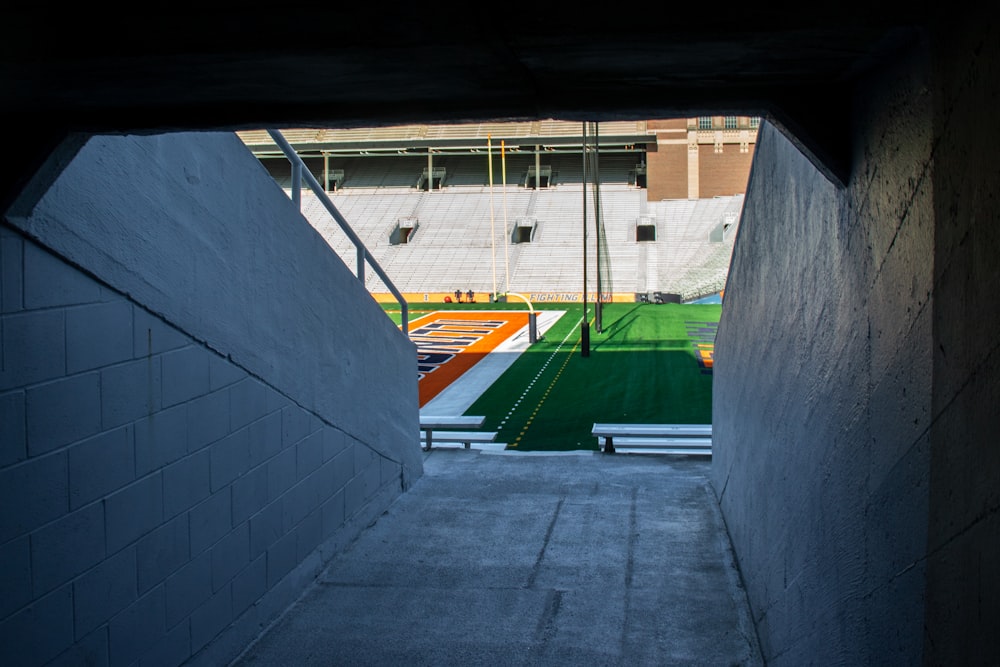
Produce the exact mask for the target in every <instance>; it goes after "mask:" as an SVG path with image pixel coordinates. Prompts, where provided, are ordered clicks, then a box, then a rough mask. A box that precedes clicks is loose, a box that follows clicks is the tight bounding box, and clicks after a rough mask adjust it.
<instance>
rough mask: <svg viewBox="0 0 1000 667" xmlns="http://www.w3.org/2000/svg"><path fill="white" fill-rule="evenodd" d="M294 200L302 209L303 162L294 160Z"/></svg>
mask: <svg viewBox="0 0 1000 667" xmlns="http://www.w3.org/2000/svg"><path fill="white" fill-rule="evenodd" d="M292 201H293V202H295V205H296V206H298V207H299V210H300V211H301V210H302V162H300V161H299V160H292Z"/></svg>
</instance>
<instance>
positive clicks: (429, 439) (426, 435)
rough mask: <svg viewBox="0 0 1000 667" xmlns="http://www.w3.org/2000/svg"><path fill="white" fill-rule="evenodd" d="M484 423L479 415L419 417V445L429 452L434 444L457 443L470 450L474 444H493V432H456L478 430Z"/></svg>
mask: <svg viewBox="0 0 1000 667" xmlns="http://www.w3.org/2000/svg"><path fill="white" fill-rule="evenodd" d="M485 421H486V417H483V416H479V415H459V416H441V415H420V443H421V444H422V445H423V447H424V451H428V452H429V451H430V450H431V448H432V447H433V446H434V443H445V442H450V443H459V444H462V445H464V446H465V448H466V449H470V448H471V447H472V443H474V442H476V443H489V442H494V441H495V440H496V439H497V434H496V432H495V431H469V430H456V429H470V428H479V427H480V426H482V425H483V422H485Z"/></svg>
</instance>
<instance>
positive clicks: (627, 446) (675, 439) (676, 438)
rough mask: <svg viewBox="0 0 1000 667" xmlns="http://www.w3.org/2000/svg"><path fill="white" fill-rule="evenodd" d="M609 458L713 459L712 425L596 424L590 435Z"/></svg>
mask: <svg viewBox="0 0 1000 667" xmlns="http://www.w3.org/2000/svg"><path fill="white" fill-rule="evenodd" d="M590 433H591V435H593V436H595V437H596V438H597V444H598V446H601V445H602V444H603V446H604V452H605V453H606V454H611V453H614V452H615V451H647V452H655V453H658V454H686V455H701V456H711V455H712V425H711V424H594V427H593V428H592V429H591V431H590Z"/></svg>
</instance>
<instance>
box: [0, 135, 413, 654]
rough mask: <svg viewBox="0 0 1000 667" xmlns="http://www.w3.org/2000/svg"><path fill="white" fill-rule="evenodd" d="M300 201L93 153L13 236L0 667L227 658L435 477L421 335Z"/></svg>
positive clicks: (2, 392) (237, 178)
mask: <svg viewBox="0 0 1000 667" xmlns="http://www.w3.org/2000/svg"><path fill="white" fill-rule="evenodd" d="M81 162H82V163H83V164H82V165H81ZM290 206H291V203H290V202H289V201H288V198H287V197H286V196H285V195H284V194H283V193H282V192H281V191H280V190H279V189H277V188H276V187H275V186H274V183H273V181H272V180H271V179H270V177H269V176H268V175H267V174H266V172H264V170H263V169H262V168H261V167H260V165H259V163H258V162H257V161H256V160H255V159H254V158H253V157H252V156H251V155H250V154H249V152H247V151H246V149H245V147H243V146H242V145H241V144H240V142H239V141H238V139H236V138H235V136H231V135H226V134H221V135H219V134H209V135H204V134H202V135H177V136H164V137H145V138H97V139H96V140H94V141H93V142H92V143H88V145H87V146H86V147H84V149H83V150H81V152H80V154H79V155H78V156H77V161H75V162H74V163H73V164H71V165H70V166H69V167H68V168H67V169H66V170H65V171H64V172H63V173H62V174H61V175H60V176H59V177H58V178H56V179H55V180H54V186H53V187H52V188H51V190H50V191H49V192H48V194H46V195H45V196H44V197H43V198H42V199H41V201H40V202H34V203H33V205H32V206H30V207H29V209H30V210H28V211H22V212H24V217H17V216H13V217H11V219H10V220H11V221H13V222H9V224H4V226H2V227H0V664H4V665H7V664H11V665H17V664H31V665H34V664H43V663H46V662H48V661H49V660H56V662H57V663H66V664H84V663H86V664H110V665H130V664H140V665H146V664H150V665H152V664H156V665H178V664H181V663H183V662H185V661H188V662H189V663H190V664H205V665H216V664H225V663H227V662H228V661H229V660H230V659H231V658H232V657H234V656H235V655H236V654H237V653H238V652H239V651H240V650H242V649H243V647H245V645H246V644H247V643H248V642H250V641H251V640H252V639H253V638H254V637H255V636H256V635H257V634H258V633H259V632H260V631H261V630H262V629H263V628H264V627H265V626H266V625H267V624H268V623H269V622H270V621H271V620H273V619H274V618H275V617H276V616H277V615H278V614H279V613H280V612H281V611H283V610H284V609H285V608H286V607H287V606H288V605H289V604H291V603H292V602H293V601H294V600H295V598H296V597H297V596H298V595H299V594H300V593H301V592H302V591H303V590H304V589H305V587H306V586H307V585H308V584H309V583H310V582H311V581H312V580H313V579H314V578H315V576H316V575H317V574H318V573H319V571H320V570H321V568H322V567H323V565H324V564H325V563H326V562H327V561H328V560H329V559H330V558H331V557H332V556H333V555H334V554H335V553H337V551H339V550H341V549H342V548H343V547H344V546H345V545H346V544H347V543H348V542H349V541H350V540H352V539H353V538H354V537H355V536H356V535H357V534H358V533H359V532H360V530H362V529H363V527H364V526H366V525H368V524H369V523H370V522H371V521H372V520H374V518H375V517H377V516H378V515H379V514H380V513H381V512H382V511H384V509H385V507H386V506H387V505H388V504H389V503H390V502H391V500H392V499H393V498H395V497H396V496H398V495H399V494H400V493H402V492H404V490H405V489H406V488H407V487H408V486H409V484H411V483H412V481H413V480H414V479H416V478H417V477H418V476H419V475H420V474H421V472H422V465H421V463H420V462H421V458H420V451H419V444H418V442H417V438H416V437H415V435H414V434H415V433H416V430H415V429H416V420H417V412H418V411H417V400H416V358H415V354H412V353H413V348H412V344H410V343H409V341H406V340H405V338H403V337H402V336H401V335H400V333H399V331H398V329H396V328H395V327H394V326H393V325H392V323H391V322H390V321H388V318H386V317H385V315H384V313H383V312H382V311H381V309H380V308H379V307H378V305H377V304H375V303H374V301H373V300H372V299H371V298H370V296H368V294H367V292H365V291H364V290H363V288H361V287H360V286H359V285H357V281H356V280H355V279H354V278H353V276H352V275H351V272H350V270H348V269H347V268H346V267H345V266H344V265H343V263H342V262H340V260H339V259H337V258H336V257H335V256H332V253H331V252H330V250H329V247H328V246H327V245H326V244H325V242H323V241H322V239H321V238H319V237H318V235H317V234H316V233H315V231H314V230H313V229H312V227H311V226H310V225H309V224H308V223H307V222H306V221H305V220H304V219H303V218H301V216H298V215H297V213H295V211H294V209H293V208H292V209H290V208H289V207H290ZM42 239H45V242H44V243H43V240H42ZM53 246H55V247H57V248H59V250H58V251H57V250H54V249H53ZM331 257H332V259H331ZM293 260H294V261H293ZM112 283H113V284H112ZM317 284H322V285H324V286H325V287H324V289H323V290H316V289H315V285H317ZM168 314H169V316H168ZM380 359H381V361H380ZM352 366H353V368H352ZM382 422H388V423H382ZM411 427H412V428H411Z"/></svg>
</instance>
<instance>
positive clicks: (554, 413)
mask: <svg viewBox="0 0 1000 667" xmlns="http://www.w3.org/2000/svg"><path fill="white" fill-rule="evenodd" d="M422 305H423V304H421V306H422ZM494 308H495V309H498V310H500V309H503V310H508V309H513V310H521V309H525V308H526V306H525V305H524V304H516V303H497V304H489V303H486V304H435V305H434V308H433V309H434V310H445V309H448V310H469V309H473V310H483V309H494ZM535 309H536V310H543V309H544V310H564V311H566V312H565V314H564V315H563V316H562V317H561V318H560V319H559V320H558V321H557V322H556V323H555V324H554V325H553V326H552V327H551V328H550V329H549V330H548V331H547V332H545V335H544V336H542V337H541V338H540V339H539V340H538V342H536V343H535V344H534V345H532V346H531V347H530V348H529V349H528V350H527V351H525V352H524V353H522V354H521V356H520V357H519V358H518V359H517V361H515V362H514V364H513V365H512V366H511V367H510V368H509V369H508V370H507V371H506V372H505V373H504V374H503V375H502V376H501V377H500V378H499V379H498V380H497V381H496V382H494V383H493V385H492V386H490V387H489V389H487V390H486V391H485V392H484V393H483V394H482V395H481V396H480V397H479V398H478V399H477V400H476V401H475V402H474V403H473V404H472V405H471V406H470V407H469V409H468V410H467V411H466V414H470V415H472V414H475V415H484V416H485V417H486V422H485V424H484V426H483V428H484V429H487V430H497V431H498V438H497V440H498V442H506V443H507V446H508V449H518V450H522V451H538V450H562V451H565V450H574V449H591V450H596V449H597V440H596V438H594V437H593V436H592V435H590V430H591V427H592V426H593V424H594V422H619V423H624V422H628V423H673V424H710V423H711V422H712V375H711V369H710V368H706V367H705V365H704V364H703V363H699V355H698V353H697V350H698V347H697V346H698V345H702V346H706V347H707V348H709V349H710V346H711V344H712V342H713V341H714V328H715V327H716V326H717V325H718V321H719V317H720V315H721V313H722V306H721V305H719V304H645V303H611V304H604V306H603V316H602V325H603V326H602V331H601V332H600V333H598V332H597V330H596V326H595V324H594V323H593V318H594V305H593V304H590V306H589V308H588V313H587V314H588V319H589V320H590V321H591V324H590V326H589V330H590V346H589V347H590V353H589V355H587V356H584V354H583V351H582V349H581V339H582V336H581V329H582V327H581V322H582V318H583V307H582V306H581V305H579V304H564V303H559V304H542V305H536V306H535ZM387 310H389V312H390V314H391V312H392V311H391V309H390V308H389V307H387ZM411 316H413V317H415V316H416V315H414V312H413V311H411ZM397 322H398V317H397ZM703 358H704V355H703Z"/></svg>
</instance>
